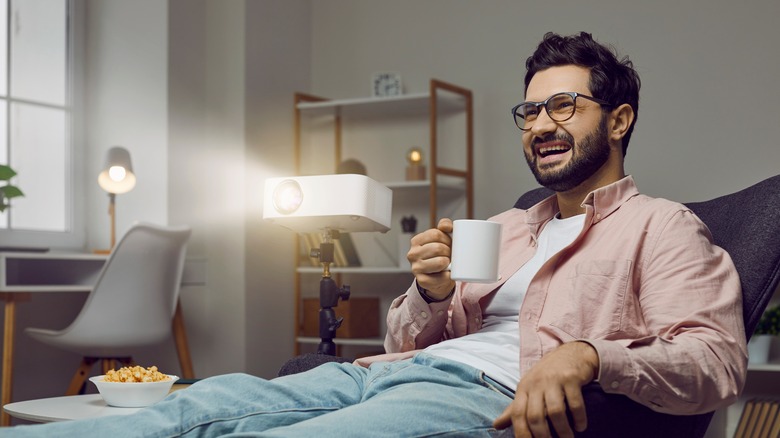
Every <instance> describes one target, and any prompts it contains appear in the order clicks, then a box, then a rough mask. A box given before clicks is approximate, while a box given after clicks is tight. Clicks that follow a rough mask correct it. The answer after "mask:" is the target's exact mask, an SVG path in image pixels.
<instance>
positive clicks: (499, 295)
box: [425, 214, 585, 389]
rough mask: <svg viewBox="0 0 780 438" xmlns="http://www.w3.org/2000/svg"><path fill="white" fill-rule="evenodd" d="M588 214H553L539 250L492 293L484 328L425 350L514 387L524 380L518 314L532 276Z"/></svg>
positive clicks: (570, 239) (574, 234) (575, 232)
mask: <svg viewBox="0 0 780 438" xmlns="http://www.w3.org/2000/svg"><path fill="white" fill-rule="evenodd" d="M584 223H585V215H584V214H581V215H577V216H572V217H570V218H566V219H558V218H557V217H556V218H553V219H552V220H551V221H550V222H549V223H548V224H547V225H546V226H545V227H544V229H543V230H542V233H541V234H540V235H539V241H538V245H537V247H536V253H535V254H534V256H533V257H532V258H531V260H529V261H528V263H526V264H525V265H523V266H522V267H521V268H520V269H519V270H518V271H517V272H516V273H515V274H514V275H512V276H511V277H510V278H509V279H508V280H507V281H506V283H504V284H503V285H502V286H501V288H499V289H498V290H497V291H496V292H495V293H494V294H493V295H492V296H489V297H487V299H488V302H487V305H486V307H485V309H484V311H483V323H482V328H481V329H480V330H479V331H478V332H476V333H472V334H470V335H466V336H463V337H460V338H455V339H449V340H446V341H443V342H439V343H438V344H434V345H431V346H430V347H428V348H426V349H425V351H426V352H428V353H431V354H433V355H436V356H440V357H446V358H448V359H452V360H456V361H458V362H462V363H465V364H468V365H471V366H473V367H474V368H477V369H480V370H482V371H484V372H485V374H487V375H488V376H490V377H491V378H492V379H494V380H496V381H498V382H500V383H501V384H503V385H505V386H506V387H508V388H510V389H514V388H516V387H517V384H518V382H520V330H519V326H518V317H519V314H520V306H521V305H522V303H523V298H524V297H525V292H526V291H527V290H528V285H529V284H531V279H533V277H534V276H535V275H536V273H537V272H538V271H539V269H541V267H542V265H544V263H545V262H546V261H547V260H549V259H550V258H551V257H552V256H553V255H555V254H556V253H557V252H558V251H560V250H562V249H563V248H565V247H566V246H568V245H569V244H570V243H571V242H573V241H574V239H576V238H577V235H579V233H580V231H582V226H583V225H584Z"/></svg>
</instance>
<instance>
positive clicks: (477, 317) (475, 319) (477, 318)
mask: <svg viewBox="0 0 780 438" xmlns="http://www.w3.org/2000/svg"><path fill="white" fill-rule="evenodd" d="M474 322H476V323H477V324H479V316H475V317H474Z"/></svg>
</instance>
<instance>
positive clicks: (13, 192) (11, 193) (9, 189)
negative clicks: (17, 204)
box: [0, 186, 24, 199]
mask: <svg viewBox="0 0 780 438" xmlns="http://www.w3.org/2000/svg"><path fill="white" fill-rule="evenodd" d="M0 192H2V193H3V196H5V197H6V198H7V199H11V198H16V197H17V196H24V193H22V191H21V190H19V188H18V187H16V186H3V187H0Z"/></svg>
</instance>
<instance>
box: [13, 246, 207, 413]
mask: <svg viewBox="0 0 780 438" xmlns="http://www.w3.org/2000/svg"><path fill="white" fill-rule="evenodd" d="M107 259H108V255H102V254H88V253H66V252H0V300H2V301H4V302H5V323H4V324H3V359H2V367H3V370H2V377H0V386H1V387H2V388H0V405H2V406H5V405H7V404H8V403H10V402H11V395H12V387H13V348H14V335H15V330H16V321H15V320H16V303H19V302H24V301H29V300H30V297H31V296H32V294H35V293H41V292H90V291H91V290H92V287H93V286H94V284H95V282H96V281H97V277H98V275H99V274H100V271H101V269H102V268H103V264H104V263H105V261H106V260H107ZM186 272H187V267H186V262H185V274H186ZM182 284H188V282H187V281H186V279H184V278H183V279H182ZM173 336H174V341H175V343H176V350H177V352H178V356H179V363H180V364H181V367H182V377H184V378H185V379H193V378H195V373H194V371H193V369H192V360H191V359H190V352H189V347H188V345H187V336H186V332H185V329H184V317H183V316H182V313H181V303H178V304H177V306H176V313H175V314H174V317H173ZM101 400H102V399H101ZM10 421H11V419H10V417H9V416H8V414H7V413H6V412H2V413H0V426H8V425H9V424H10Z"/></svg>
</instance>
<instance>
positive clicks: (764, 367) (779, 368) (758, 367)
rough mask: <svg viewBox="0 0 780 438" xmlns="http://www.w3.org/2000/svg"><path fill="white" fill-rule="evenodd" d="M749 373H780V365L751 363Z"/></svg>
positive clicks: (775, 363)
mask: <svg viewBox="0 0 780 438" xmlns="http://www.w3.org/2000/svg"><path fill="white" fill-rule="evenodd" d="M748 371H773V372H780V363H778V362H769V363H749V364H748Z"/></svg>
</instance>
